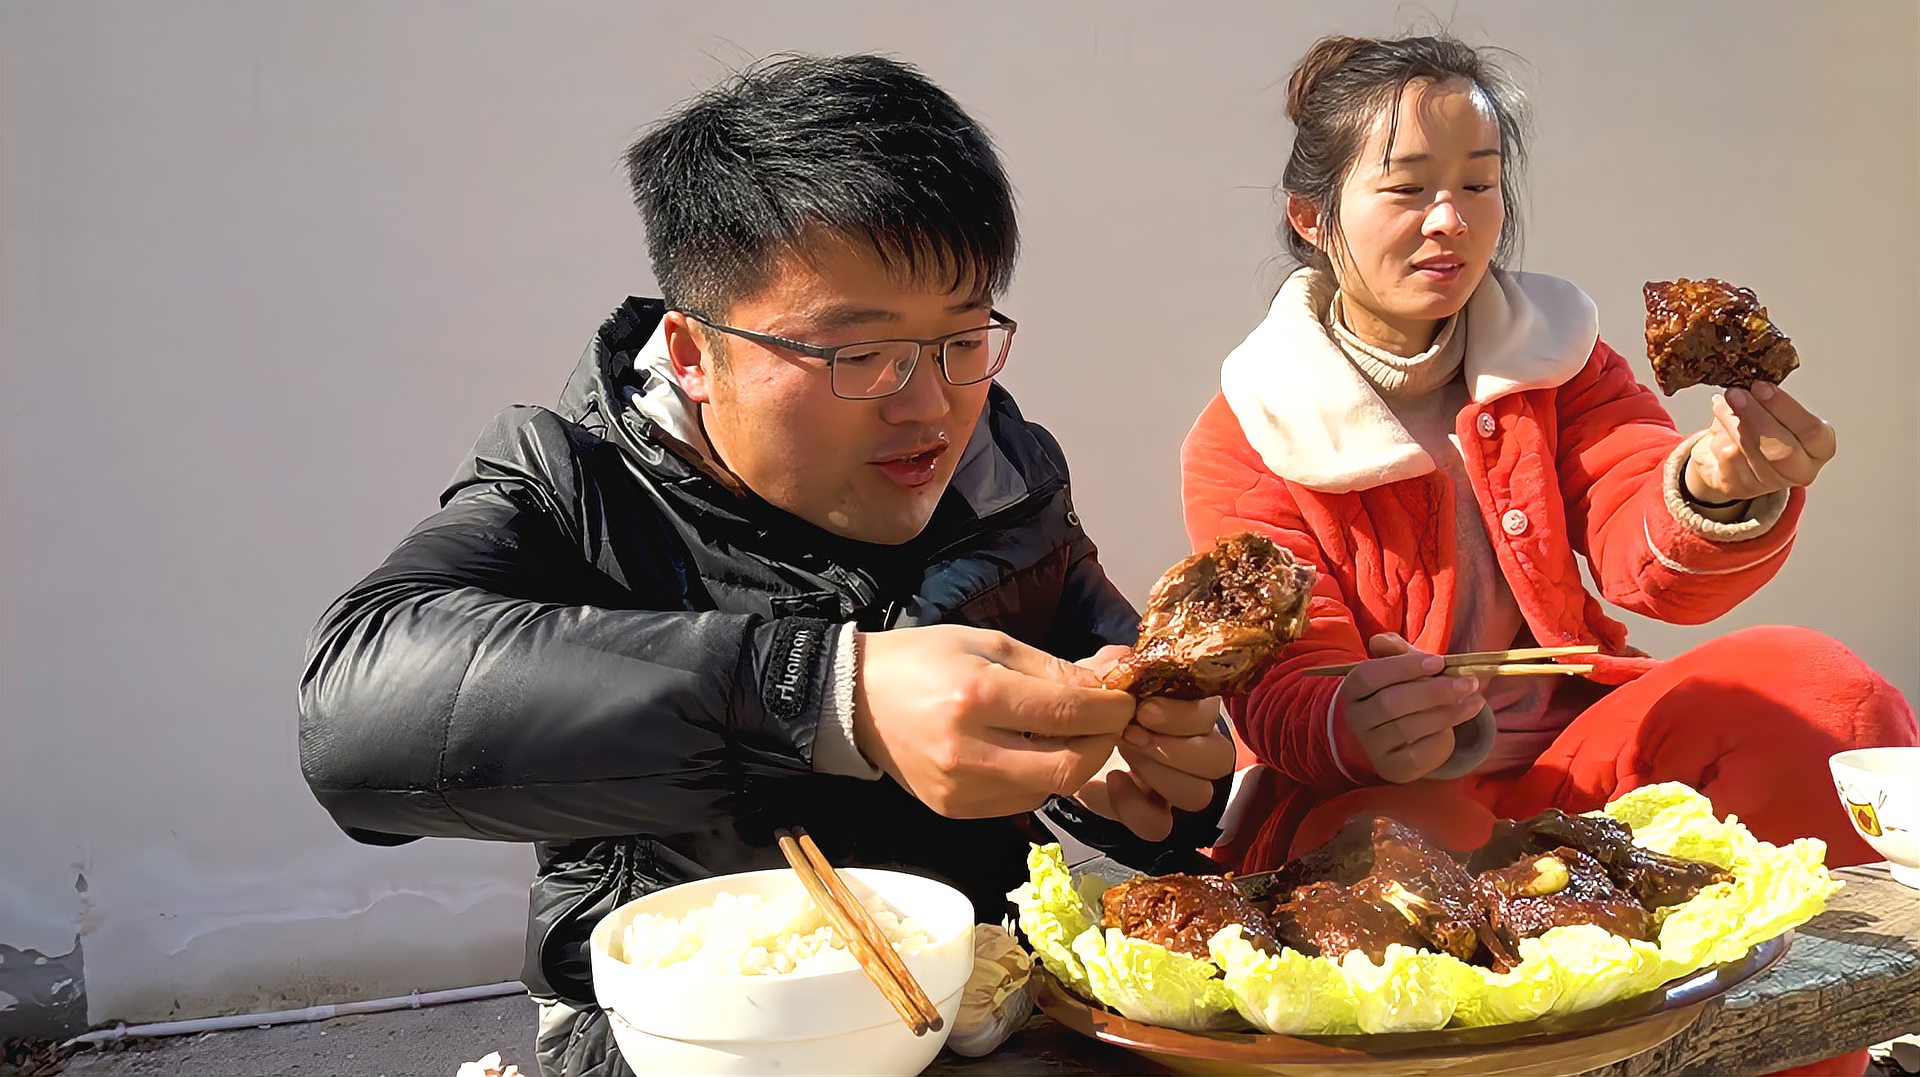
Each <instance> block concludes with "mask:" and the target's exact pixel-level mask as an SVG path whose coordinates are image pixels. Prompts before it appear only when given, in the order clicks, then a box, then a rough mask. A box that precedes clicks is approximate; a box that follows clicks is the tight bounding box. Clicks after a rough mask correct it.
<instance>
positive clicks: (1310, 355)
mask: <svg viewBox="0 0 1920 1077" xmlns="http://www.w3.org/2000/svg"><path fill="white" fill-rule="evenodd" d="M1334 291H1335V285H1334V282H1333V279H1332V278H1331V277H1330V276H1328V275H1327V274H1324V273H1321V272H1319V271H1318V270H1313V269H1302V270H1299V271H1298V272H1296V273H1294V274H1293V275H1292V276H1290V277H1288V278H1287V282H1286V284H1285V285H1283V286H1282V287H1281V289H1280V294H1279V295H1277V296H1275V297H1274V299H1273V306H1272V308H1271V309H1270V310H1268V312H1267V317H1266V319H1265V320H1264V321H1262V322H1261V323H1260V324H1259V325H1258V326H1256V327H1255V328H1254V330H1253V332H1252V333H1249V334H1248V335H1247V339H1246V340H1245V341H1243V342H1241V344H1240V346H1239V347H1237V348H1235V349H1234V350H1233V352H1232V353H1231V354H1229V355H1228V356H1227V359H1226V362H1225V363H1224V364H1222V365H1221V368H1220V386H1221V390H1222V391H1223V393H1224V394H1225V396H1226V398H1227V405H1228V407H1230V408H1231V409H1232V410H1233V414H1234V417H1235V418H1237V419H1239V421H1240V429H1241V430H1242V431H1243V432H1244V433H1245V434H1246V437H1247V442H1248V444H1250V445H1252V446H1253V448H1254V450H1255V451H1256V452H1258V453H1259V454H1260V458H1261V459H1262V460H1263V461H1265V462H1266V465H1267V467H1268V468H1269V469H1270V470H1272V471H1273V473H1274V474H1276V475H1278V476H1280V477H1281V478H1283V479H1287V480H1288V481H1290V482H1296V483H1299V484H1300V485H1302V486H1305V487H1307V488H1309V489H1313V490H1319V491H1322V492H1324V493H1345V492H1348V491H1352V490H1365V489H1370V488H1372V487H1375V486H1381V485H1384V484H1386V483H1389V482H1398V481H1400V480H1402V479H1409V478H1413V477H1415V476H1419V475H1424V474H1426V473H1428V472H1430V471H1432V470H1433V469H1434V462H1433V460H1432V458H1430V457H1429V456H1428V455H1427V454H1426V452H1425V451H1424V450H1423V449H1421V448H1420V445H1419V443H1418V442H1416V441H1415V440H1414V439H1413V436H1412V435H1411V434H1408V433H1407V431H1406V428H1405V427H1403V426H1401V425H1400V421H1399V420H1398V419H1396V418H1395V417H1394V415H1393V412H1392V410H1391V409H1390V408H1388V407H1387V404H1386V401H1384V400H1382V399H1381V398H1380V394H1379V393H1378V392H1377V391H1376V390H1375V389H1374V387H1373V385H1372V384H1371V383H1369V382H1368V381H1367V379H1366V378H1365V377H1364V376H1363V375H1362V374H1361V373H1360V372H1359V371H1358V370H1356V369H1354V366H1353V363H1352V362H1351V361H1350V360H1349V359H1348V358H1347V356H1346V354H1345V353H1344V352H1342V351H1341V350H1340V347H1339V345H1338V344H1336V343H1334V341H1333V339H1332V338H1331V337H1330V336H1328V335H1327V305H1328V304H1329V303H1330V302H1331V301H1332V299H1333V295H1334ZM1465 329H1466V334H1467V341H1466V358H1465V360H1464V361H1463V363H1462V366H1463V368H1464V369H1465V372H1466V380H1467V387H1468V391H1469V393H1470V394H1471V395H1472V397H1473V400H1474V402H1475V403H1477V404H1485V403H1488V402H1489V401H1492V400H1496V399H1498V398H1500V397H1503V396H1509V395H1511V394H1513V393H1521V392H1526V391H1528V390H1531V389H1552V388H1556V387H1558V386H1560V385H1564V384H1565V383H1566V382H1567V381H1568V380H1569V379H1571V378H1572V377H1573V376H1574V375H1575V374H1578V373H1579V372H1580V370H1581V368H1583V367H1585V366H1586V364H1587V359H1588V358H1589V357H1590V356H1591V355H1592V353H1593V345H1594V342H1595V341H1596V340H1598V339H1599V337H1600V314H1599V310H1598V309H1597V308H1595V306H1594V305H1593V300H1591V299H1588V298H1587V296H1586V294H1585V293H1583V292H1582V291H1580V289H1579V288H1577V287H1575V286H1574V285H1572V284H1570V283H1568V282H1567V281H1564V280H1560V279H1559V278H1557V277H1549V276H1545V275H1542V274H1539V273H1506V272H1502V271H1500V270H1493V271H1491V272H1489V273H1488V274H1487V276H1486V279H1485V280H1483V281H1481V283H1480V287H1478V288H1476V289H1474V293H1473V296H1472V297H1471V298H1470V299H1468V300H1467V307H1466V326H1465Z"/></svg>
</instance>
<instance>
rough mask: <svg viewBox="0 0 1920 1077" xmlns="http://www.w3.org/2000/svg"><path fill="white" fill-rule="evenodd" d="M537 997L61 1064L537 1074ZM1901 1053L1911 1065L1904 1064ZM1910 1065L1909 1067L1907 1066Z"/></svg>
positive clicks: (1881, 1063)
mask: <svg viewBox="0 0 1920 1077" xmlns="http://www.w3.org/2000/svg"><path fill="white" fill-rule="evenodd" d="M533 1020H534V1011H533V1003H532V1002H531V1001H529V1000H528V999H527V997H526V996H525V995H515V996H509V997H506V998H497V999H484V1000H481V1001H479V1002H458V1003H453V1004H450V1005H446V1006H430V1007H427V1008H426V1009H420V1010H400V1011H396V1012H394V1013H382V1014H367V1015H365V1016H355V1017H339V1018H335V1019H334V1020H331V1021H324V1022H318V1023H314V1024H304V1025H278V1026H274V1027H271V1028H253V1029H245V1030H243V1031H238V1032H209V1033H205V1034H202V1035H199V1036H178V1037H169V1038H167V1039H158V1040H149V1041H146V1042H145V1043H144V1044H142V1045H141V1046H140V1048H138V1049H131V1050H119V1051H94V1050H87V1051H81V1052H80V1053H79V1054H76V1055H74V1056H73V1057H72V1058H70V1059H68V1060H67V1063H66V1067H65V1069H64V1070H63V1071H62V1072H63V1073H66V1074H69V1075H82V1077H156V1075H159V1074H169V1075H173V1074H181V1075H185V1074H191V1075H193V1077H266V1075H273V1077H281V1075H293V1077H453V1075H454V1074H455V1072H456V1071H458V1070H459V1068H460V1063H462V1062H472V1061H475V1060H477V1059H479V1058H480V1057H481V1056H482V1055H485V1054H488V1053H490V1052H493V1051H498V1052H500V1054H501V1060H502V1061H503V1062H510V1063H513V1064H514V1065H517V1066H519V1067H520V1070H521V1072H522V1073H524V1074H526V1075H527V1077H539V1068H538V1066H537V1064H536V1063H535V1062H534V1058H533ZM1916 1040H1920V1037H1913V1036H1908V1037H1903V1039H1902V1041H1899V1042H1902V1043H1903V1044H1905V1047H1904V1049H1903V1050H1902V1052H1901V1054H1902V1056H1903V1057H1901V1058H1900V1060H1899V1061H1898V1062H1896V1061H1895V1060H1894V1059H1893V1058H1889V1057H1887V1055H1888V1051H1887V1047H1886V1045H1883V1047H1882V1048H1880V1049H1878V1050H1876V1052H1875V1053H1876V1055H1878V1056H1879V1057H1878V1058H1876V1060H1875V1063H1876V1064H1875V1065H1874V1066H1872V1067H1871V1068H1869V1070H1868V1071H1867V1072H1868V1073H1869V1074H1902V1073H1915V1072H1920V1049H1917V1048H1916V1047H1915V1046H1914V1045H1915V1042H1916ZM1901 1063H1905V1064H1906V1065H1902V1064H1901ZM1909 1066H1911V1067H1912V1068H1908V1067H1909Z"/></svg>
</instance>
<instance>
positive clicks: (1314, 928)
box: [1273, 882, 1425, 961]
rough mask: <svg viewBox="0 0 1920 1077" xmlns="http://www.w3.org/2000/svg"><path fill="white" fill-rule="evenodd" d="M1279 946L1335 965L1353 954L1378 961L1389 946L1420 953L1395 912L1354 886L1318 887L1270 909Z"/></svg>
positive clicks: (1314, 885)
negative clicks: (1319, 957) (1342, 958)
mask: <svg viewBox="0 0 1920 1077" xmlns="http://www.w3.org/2000/svg"><path fill="white" fill-rule="evenodd" d="M1273 926H1274V931H1275V933H1276V934H1277V935H1278V936H1279V938H1280V941H1281V942H1284V943H1286V944H1287V945H1288V946H1291V947H1292V948H1294V949H1295V950H1298V951H1300V952H1301V953H1303V954H1309V955H1313V954H1318V955H1321V956H1323V957H1331V958H1333V959H1334V960H1336V961H1337V960H1339V959H1340V957H1341V956H1342V955H1344V954H1346V953H1347V952H1348V951H1350V950H1358V951H1360V952H1361V953H1363V954H1366V955H1367V956H1368V957H1369V958H1371V959H1373V960H1374V961H1379V960H1381V959H1382V958H1383V957H1384V956H1385V955H1386V952H1387V947H1388V946H1391V945H1393V944H1394V943H1396V942H1397V943H1399V944H1400V945H1402V946H1409V947H1412V948H1414V949H1419V948H1421V947H1422V946H1424V945H1425V941H1424V940H1423V939H1422V938H1421V936H1420V935H1419V934H1418V933H1417V932H1416V931H1415V930H1414V927H1413V924H1412V923H1411V922H1410V921H1409V920H1408V919H1407V917H1406V916H1405V915H1404V914H1403V913H1402V912H1401V911H1400V910H1399V909H1396V908H1394V907H1393V906H1392V905H1390V904H1388V903H1387V902H1385V901H1383V900H1380V899H1379V898H1378V897H1377V896H1375V895H1373V894H1369V893H1366V892H1363V891H1358V890H1356V888H1354V887H1347V886H1341V885H1340V884H1338V883H1331V882H1322V883H1312V884H1310V885H1307V886H1303V887H1301V888H1300V889H1298V890H1295V891H1294V892H1293V900H1291V901H1289V902H1287V903H1286V904H1285V905H1281V906H1280V907H1278V908H1276V909H1274V910H1273Z"/></svg>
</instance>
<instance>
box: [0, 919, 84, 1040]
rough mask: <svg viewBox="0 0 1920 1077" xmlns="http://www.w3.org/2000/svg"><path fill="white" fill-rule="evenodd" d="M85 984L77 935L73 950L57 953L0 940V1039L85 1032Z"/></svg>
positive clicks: (68, 1034) (69, 1034)
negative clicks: (17, 945) (22, 948)
mask: <svg viewBox="0 0 1920 1077" xmlns="http://www.w3.org/2000/svg"><path fill="white" fill-rule="evenodd" d="M85 983H86V981H85V979H84V978H83V977H82V976H81V956H80V938H79V936H77V935H76V936H74V940H73V949H72V950H69V951H67V952H66V953H64V954H57V955H55V954H43V953H41V952H40V951H38V950H33V949H26V950H21V949H16V948H14V947H12V946H8V945H7V944H5V943H4V942H0V1040H5V1039H12V1038H14V1037H16V1036H72V1035H75V1034H76V1033H80V1032H85V1031H86V1030H87V993H86V987H85Z"/></svg>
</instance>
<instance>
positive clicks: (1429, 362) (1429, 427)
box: [1327, 293, 1595, 778]
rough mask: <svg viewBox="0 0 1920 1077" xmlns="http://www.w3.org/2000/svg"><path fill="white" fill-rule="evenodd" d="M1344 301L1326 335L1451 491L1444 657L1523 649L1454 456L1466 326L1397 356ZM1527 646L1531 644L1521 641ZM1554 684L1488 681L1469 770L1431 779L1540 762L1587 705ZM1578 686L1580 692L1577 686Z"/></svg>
mask: <svg viewBox="0 0 1920 1077" xmlns="http://www.w3.org/2000/svg"><path fill="white" fill-rule="evenodd" d="M1342 304H1343V300H1342V298H1341V296H1340V295H1339V294H1338V293H1335V295H1334V297H1333V302H1332V303H1331V304H1329V305H1328V307H1327V334H1328V335H1329V336H1330V337H1332V338H1333V341H1334V343H1335V344H1337V345H1339V347H1340V350H1341V352H1343V353H1344V354H1345V355H1346V356H1347V358H1348V359H1349V360H1350V361H1351V362H1352V363H1353V366H1354V369H1356V370H1358V371H1359V372H1360V374H1361V375H1362V376H1363V377H1365V378H1366V379H1367V381H1368V382H1370V383H1371V384H1372V385H1373V387H1374V389H1375V390H1376V391H1377V392H1378V393H1379V394H1380V398H1381V399H1382V400H1383V401H1385V402H1386V405H1387V407H1388V408H1389V409H1390V410H1391V411H1392V412H1393V415H1394V418H1396V419H1398V420H1399V421H1400V424H1401V426H1403V427H1405V428H1406V431H1407V433H1408V434H1409V435H1411V436H1412V437H1413V439H1414V440H1415V441H1417V442H1418V443H1419V445H1420V448H1421V449H1423V450H1425V451H1426V454H1427V455H1428V456H1429V457H1430V458H1432V460H1433V462H1434V466H1435V467H1437V468H1438V469H1439V470H1440V472H1441V473H1442V474H1443V475H1444V476H1445V477H1446V479H1447V481H1448V483H1449V484H1450V485H1451V486H1452V488H1453V491H1454V499H1453V531H1454V579H1455V587H1456V588H1457V598H1456V604H1455V606H1454V611H1453V623H1452V626H1451V629H1450V633H1449V636H1448V639H1447V646H1446V649H1447V650H1448V651H1492V650H1501V649H1504V648H1508V647H1512V646H1515V645H1516V644H1521V643H1522V642H1523V641H1522V639H1521V637H1522V636H1523V635H1530V634H1529V633H1528V632H1527V625H1526V619H1525V617H1524V615H1522V613H1521V612H1520V603H1519V601H1518V600H1517V599H1515V598H1514V595H1513V588H1512V587H1511V586H1510V585H1509V584H1508V583H1507V578H1506V575H1505V573H1504V572H1502V571H1501V568H1500V561H1499V559H1498V557H1496V556H1495V554H1494V550H1493V541H1492V539H1491V538H1489V537H1488V535H1487V527H1486V521H1485V520H1484V519H1483V518H1482V517H1481V515H1480V504H1479V501H1478V500H1477V499H1476V498H1475V497H1474V494H1473V484H1472V482H1471V480H1469V479H1468V477H1467V468H1466V461H1465V458H1464V457H1462V456H1461V454H1460V441H1459V435H1458V434H1457V433H1456V427H1455V422H1456V419H1457V418H1458V416H1459V415H1460V412H1461V411H1462V410H1463V409H1464V408H1465V407H1466V406H1467V403H1468V400H1469V396H1468V392H1467V383H1466V379H1465V378H1464V377H1463V376H1462V375H1461V364H1462V360H1463V359H1464V358H1465V356H1466V342H1467V333H1468V331H1469V327H1468V326H1467V324H1466V314H1465V312H1462V313H1459V314H1456V315H1454V316H1453V317H1451V318H1448V319H1447V320H1446V321H1445V322H1443V323H1442V324H1441V326H1440V331H1439V333H1437V334H1436V335H1435V336H1434V340H1433V343H1432V345H1430V346H1429V347H1428V348H1427V349H1426V350H1425V351H1423V352H1421V353H1420V354H1418V355H1412V356H1401V355H1395V354H1394V353H1392V352H1390V351H1387V350H1385V349H1382V348H1378V347H1375V346H1373V345H1371V344H1368V343H1367V342H1366V341H1364V340H1361V339H1360V337H1359V336H1358V335H1356V334H1355V333H1354V332H1353V330H1352V329H1351V328H1349V327H1348V325H1347V321H1346V317H1345V308H1344V306H1343V305H1342ZM1525 642H1531V640H1530V639H1529V640H1526V641H1525ZM1560 680H1561V678H1552V677H1494V678H1488V679H1487V680H1486V681H1485V682H1483V685H1482V690H1483V693H1484V694H1485V696H1486V700H1487V708H1488V709H1487V711H1485V712H1482V714H1481V716H1480V718H1478V719H1476V720H1474V721H1473V722H1469V723H1468V724H1466V725H1463V726H1460V727H1458V728H1456V729H1455V731H1454V735H1455V740H1456V744H1457V747H1456V749H1455V757H1456V759H1458V760H1459V761H1460V763H1462V764H1466V766H1464V767H1462V766H1453V765H1443V766H1442V767H1441V769H1440V770H1438V771H1436V772H1435V773H1434V775H1433V776H1434V777H1438V778H1453V777H1459V776H1461V774H1463V773H1467V772H1474V773H1496V772H1499V771H1504V770H1509V769H1513V768H1515V767H1519V766H1524V765H1526V764H1528V763H1531V762H1533V760H1535V759H1537V758H1538V757H1539V756H1540V754H1541V753H1542V752H1544V751H1545V750H1546V748H1547V747H1548V746H1549V745H1550V744H1552V743H1553V739H1554V738H1555V737H1556V736H1558V735H1559V733H1560V731H1561V730H1562V729H1565V728H1566V726H1567V723H1569V722H1571V721H1572V720H1573V718H1574V717H1575V716H1576V715H1578V714H1579V712H1580V711H1581V710H1583V709H1585V706H1586V705H1587V703H1589V702H1591V700H1587V699H1575V698H1569V697H1574V696H1587V695H1593V694H1595V693H1593V692H1582V691H1578V690H1574V691H1566V692H1560V691H1557V689H1561V688H1565V687H1566V685H1565V684H1555V683H1552V682H1556V681H1560ZM1581 687H1584V686H1581ZM1485 737H1491V738H1492V740H1493V746H1492V750H1491V751H1490V752H1489V753H1488V754H1487V756H1486V758H1485V759H1483V760H1480V761H1478V764H1477V765H1474V760H1473V756H1475V755H1477V754H1478V753H1477V752H1476V751H1474V750H1473V747H1472V745H1473V744H1476V743H1477V742H1479V741H1481V739H1482V738H1485Z"/></svg>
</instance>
